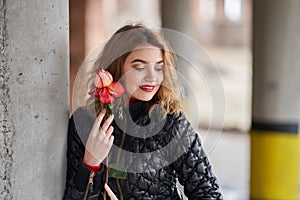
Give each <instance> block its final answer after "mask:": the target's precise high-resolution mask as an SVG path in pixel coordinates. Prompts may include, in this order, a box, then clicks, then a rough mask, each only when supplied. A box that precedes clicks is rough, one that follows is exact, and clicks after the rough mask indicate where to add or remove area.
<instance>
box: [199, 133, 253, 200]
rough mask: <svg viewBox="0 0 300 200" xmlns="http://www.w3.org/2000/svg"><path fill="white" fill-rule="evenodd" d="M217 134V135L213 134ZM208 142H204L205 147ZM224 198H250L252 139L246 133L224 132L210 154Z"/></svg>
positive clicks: (237, 199)
mask: <svg viewBox="0 0 300 200" xmlns="http://www.w3.org/2000/svg"><path fill="white" fill-rule="evenodd" d="M211 134H216V133H211ZM205 144H206V141H204V147H206V146H205ZM208 156H209V159H210V161H211V163H212V166H213V169H214V171H215V174H216V175H217V177H218V179H219V182H220V185H221V190H222V192H223V194H224V198H225V199H228V200H246V199H248V198H249V197H248V196H249V176H250V137H249V135H248V134H246V133H237V132H236V133H230V132H222V133H221V134H220V139H219V140H218V142H217V143H216V145H215V147H214V148H213V150H212V151H211V152H210V153H209V154H208Z"/></svg>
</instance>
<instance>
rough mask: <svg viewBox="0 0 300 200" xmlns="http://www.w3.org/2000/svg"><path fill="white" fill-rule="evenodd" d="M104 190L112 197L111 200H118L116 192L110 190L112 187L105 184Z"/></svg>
mask: <svg viewBox="0 0 300 200" xmlns="http://www.w3.org/2000/svg"><path fill="white" fill-rule="evenodd" d="M104 188H105V190H106V192H107V194H108V196H109V197H110V199H112V200H118V198H117V197H116V195H115V194H114V192H113V191H112V190H111V189H110V187H109V186H108V185H107V184H106V183H105V185H104Z"/></svg>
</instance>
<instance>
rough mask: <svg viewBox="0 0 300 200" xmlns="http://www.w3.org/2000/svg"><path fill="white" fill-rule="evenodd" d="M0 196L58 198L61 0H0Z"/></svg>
mask: <svg viewBox="0 0 300 200" xmlns="http://www.w3.org/2000/svg"><path fill="white" fill-rule="evenodd" d="M0 11H1V12H0V62H1V67H0V100H1V101H0V131H1V134H0V199H61V197H62V193H63V189H64V182H65V169H64V168H65V165H66V163H65V162H66V161H65V154H66V148H65V146H66V145H65V144H66V133H67V124H68V110H69V94H68V80H69V78H68V76H69V75H68V71H69V69H68V68H69V44H68V42H69V41H68V40H69V39H68V38H69V28H68V27H69V24H68V21H69V20H68V1H67V0H49V1H39V0H24V1H17V0H9V1H7V0H0Z"/></svg>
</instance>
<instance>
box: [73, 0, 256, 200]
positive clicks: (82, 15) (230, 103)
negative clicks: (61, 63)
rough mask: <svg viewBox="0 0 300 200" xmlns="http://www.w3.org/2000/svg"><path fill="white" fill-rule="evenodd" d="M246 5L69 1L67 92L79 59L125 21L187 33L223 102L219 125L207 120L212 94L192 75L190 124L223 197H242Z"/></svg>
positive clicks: (247, 104) (247, 90)
mask: <svg viewBox="0 0 300 200" xmlns="http://www.w3.org/2000/svg"><path fill="white" fill-rule="evenodd" d="M251 5H252V2H251V0H189V1H167V0H164V1H160V0H142V1H141V0H122V1H120V0H110V1H104V0H85V1H82V0H73V1H70V82H71V85H70V86H71V87H70V92H71V93H70V94H72V85H73V82H74V79H75V76H76V73H77V70H78V69H79V67H80V65H81V63H82V61H83V60H84V58H85V57H86V56H87V55H88V54H89V53H90V52H91V51H92V50H93V49H95V48H97V47H98V46H99V45H101V44H103V43H104V42H105V41H106V40H107V39H108V38H109V37H110V36H111V35H112V33H113V32H115V31H116V30H117V29H118V28H119V27H121V26H123V25H125V24H127V23H136V22H141V23H144V24H146V25H148V26H150V27H163V28H169V29H172V30H176V31H179V32H181V33H183V34H185V35H187V36H188V37H191V38H192V39H193V40H195V42H196V43H198V44H199V45H201V46H202V48H203V49H204V50H205V51H206V53H207V56H209V57H210V59H211V60H212V62H211V63H209V64H208V65H206V66H204V67H202V68H201V73H202V76H203V77H204V79H205V80H206V81H208V82H209V81H213V80H214V79H216V78H221V81H222V83H223V88H224V94H225V99H224V101H223V102H220V104H221V105H223V106H224V108H225V113H224V115H223V116H218V117H219V118H220V119H221V122H223V123H224V124H223V123H216V124H211V123H212V122H211V116H212V114H213V113H212V112H213V109H212V103H211V102H212V99H211V98H212V97H211V96H210V95H209V93H207V91H206V90H207V89H205V88H201V87H200V88H199V83H197V77H196V78H195V79H193V80H192V81H191V82H192V88H194V92H195V93H196V94H194V95H196V96H197V97H198V99H200V100H201V103H198V106H199V112H200V113H201V120H199V124H197V125H199V126H197V127H196V128H199V133H200V135H201V137H202V141H203V144H204V148H206V151H207V153H208V154H209V159H210V160H211V162H212V166H213V168H214V171H215V173H216V175H217V177H218V178H219V182H220V185H221V190H222V192H223V193H224V197H225V199H247V198H248V196H249V191H248V190H249V186H248V185H249V173H250V172H249V136H248V131H249V128H250V121H251V88H252V67H251V59H252V55H251V12H252V8H251ZM166 39H168V38H166ZM189 53H190V54H193V53H194V52H193V51H190V52H189ZM195 56H196V57H197V55H195ZM213 63H214V64H213ZM212 65H215V66H212ZM214 68H216V69H217V70H214ZM198 78H199V77H198ZM70 96H71V97H72V95H70ZM188 97H189V96H188ZM190 98H193V97H190ZM71 105H72V104H71ZM208 129H209V130H210V131H209V133H207V130H208ZM220 129H222V132H221V133H220ZM208 134H209V135H208Z"/></svg>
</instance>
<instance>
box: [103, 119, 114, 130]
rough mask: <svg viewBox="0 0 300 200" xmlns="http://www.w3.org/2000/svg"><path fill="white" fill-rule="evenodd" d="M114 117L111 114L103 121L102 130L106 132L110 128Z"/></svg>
mask: <svg viewBox="0 0 300 200" xmlns="http://www.w3.org/2000/svg"><path fill="white" fill-rule="evenodd" d="M113 119H114V115H110V116H109V117H108V118H107V120H105V122H104V123H103V125H102V127H101V130H102V131H103V132H106V131H107V129H108V127H109V126H110V124H111V123H112V121H113Z"/></svg>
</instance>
